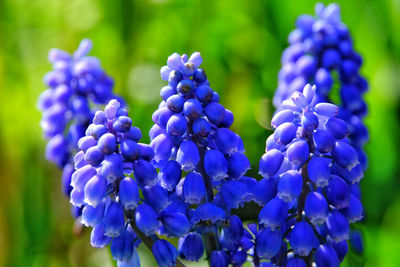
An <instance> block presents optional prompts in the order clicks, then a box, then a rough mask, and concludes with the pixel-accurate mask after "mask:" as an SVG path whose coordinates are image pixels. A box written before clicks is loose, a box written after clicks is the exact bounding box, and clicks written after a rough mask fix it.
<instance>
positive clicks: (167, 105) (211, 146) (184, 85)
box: [149, 52, 253, 266]
mask: <svg viewBox="0 0 400 267" xmlns="http://www.w3.org/2000/svg"><path fill="white" fill-rule="evenodd" d="M201 63H202V58H201V56H200V53H198V52H195V53H193V54H192V55H191V56H190V57H189V58H188V56H187V55H182V56H180V55H179V54H177V53H174V54H172V55H171V56H170V57H169V58H168V61H167V66H164V67H162V68H161V77H162V78H163V79H164V80H165V81H168V85H167V86H165V87H163V88H162V89H161V92H160V95H161V97H162V99H163V101H162V102H161V104H160V105H159V108H158V110H156V111H155V112H154V113H153V116H152V118H153V121H154V123H155V124H154V126H153V127H152V128H151V130H150V133H149V134H150V138H151V143H150V145H151V147H152V148H153V149H154V152H155V157H154V159H155V162H154V164H155V165H156V166H158V167H159V168H160V172H159V177H160V180H161V184H162V185H163V186H164V187H165V188H166V189H167V190H168V191H169V192H170V194H171V196H172V198H173V202H174V203H180V204H179V205H180V206H186V207H187V206H189V205H191V207H192V208H193V209H190V210H189V213H193V215H192V216H191V219H190V222H191V223H192V225H193V226H196V227H194V229H195V230H196V231H197V232H198V233H201V234H203V235H212V236H213V238H214V240H212V241H210V242H214V243H220V242H219V239H220V238H221V239H223V240H221V244H222V243H223V244H224V246H222V247H220V246H219V244H214V245H212V244H211V245H210V246H206V249H210V251H207V253H208V254H209V255H208V256H209V257H210V260H211V262H214V261H219V260H220V258H221V257H222V258H224V259H225V258H226V262H228V263H229V262H231V263H234V262H235V261H238V259H236V258H237V257H238V256H234V257H233V255H230V254H235V253H236V252H237V251H238V249H239V250H240V253H241V260H242V259H243V260H245V259H246V257H247V256H246V253H245V251H246V250H247V249H248V248H246V250H243V251H242V249H243V247H242V246H241V245H240V244H239V243H238V242H239V241H240V239H241V236H240V237H239V236H238V233H234V234H233V235H234V236H231V234H229V233H230V230H229V229H236V228H235V227H234V228H232V227H233V226H232V224H235V223H236V224H237V225H240V227H241V229H242V230H241V231H240V232H243V225H242V223H241V221H240V219H239V218H238V217H234V216H229V214H230V210H231V209H237V208H239V207H241V206H243V204H244V203H245V202H248V201H250V200H252V199H253V198H252V194H251V193H250V190H249V188H248V187H247V184H246V182H244V180H246V177H243V175H244V174H245V173H246V172H247V170H248V169H249V168H250V162H249V160H248V159H247V157H246V156H245V155H244V154H243V153H244V148H243V143H242V140H241V138H240V137H239V135H237V134H236V133H234V132H233V131H231V130H230V129H229V127H230V126H231V124H232V123H233V114H232V112H231V111H230V110H228V109H226V108H224V107H223V106H222V105H221V104H220V103H219V96H218V94H217V93H216V92H214V91H213V90H212V89H211V88H210V84H209V82H208V80H207V76H206V74H205V71H204V70H203V69H202V68H199V66H200V64H201ZM183 173H184V174H186V176H185V177H183V178H182V176H183ZM249 179H251V178H249ZM214 191H217V192H218V193H217V194H216V195H215V196H214ZM176 205H178V204H176ZM232 220H233V221H234V222H232ZM225 225H231V227H228V228H226V229H225V228H224V229H222V232H220V230H219V227H218V226H225ZM232 231H236V230H232ZM223 233H225V235H224V234H223ZM210 247H211V248H210ZM218 247H220V248H219V249H218V250H216V249H217V248H218ZM214 249H215V251H212V250H214ZM236 254H237V253H236ZM236 254H235V255H236ZM198 256H201V255H200V254H199V255H198ZM230 256H231V257H230ZM183 258H185V259H190V258H188V257H187V256H186V255H183ZM198 258H199V257H192V258H191V260H198ZM242 263H243V262H242ZM236 265H238V264H236ZM239 265H241V264H239ZM216 266H217V265H216Z"/></svg>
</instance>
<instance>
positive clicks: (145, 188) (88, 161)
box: [70, 99, 190, 266]
mask: <svg viewBox="0 0 400 267" xmlns="http://www.w3.org/2000/svg"><path fill="white" fill-rule="evenodd" d="M141 137H142V134H141V131H140V130H139V128H137V127H134V126H132V120H131V119H130V117H128V113H127V111H126V109H125V108H123V107H120V103H119V102H118V101H117V100H115V99H114V100H111V101H110V102H109V103H108V104H107V106H106V107H105V109H104V111H97V112H96V114H95V115H94V118H93V123H92V124H90V125H89V126H88V128H87V130H86V135H85V136H84V137H82V138H81V139H80V140H79V142H78V146H79V149H80V151H79V152H78V153H77V154H76V155H75V158H74V163H75V168H76V171H75V172H74V173H73V174H72V178H71V186H72V187H73V190H72V191H71V198H70V200H71V203H72V204H73V205H74V206H78V207H83V210H82V224H85V225H86V226H91V227H93V230H92V233H91V241H90V242H91V245H92V246H94V247H104V246H106V245H108V244H109V243H110V242H111V253H112V255H113V257H114V259H116V260H118V262H119V264H122V263H123V264H125V266H131V265H129V264H132V265H133V266H137V265H135V264H133V263H136V262H137V261H139V259H138V258H137V256H136V252H135V247H136V246H137V245H138V242H140V239H144V238H146V237H149V238H151V239H153V241H152V242H154V244H153V245H152V249H153V253H154V255H155V256H156V259H157V260H158V261H159V264H160V265H161V266H169V265H168V264H167V265H164V264H163V263H162V262H163V257H164V254H165V251H164V250H166V249H167V248H169V246H170V244H169V243H168V242H167V241H165V240H159V239H158V238H157V237H156V236H155V234H156V232H157V231H162V232H163V233H165V234H168V235H170V236H182V235H184V234H186V233H187V232H188V230H189V229H190V223H189V221H188V219H187V217H186V215H184V213H181V212H179V208H176V207H175V206H174V207H172V208H168V207H169V205H170V204H171V200H170V196H169V193H168V191H167V190H166V189H165V188H164V187H163V186H162V185H161V184H160V183H159V179H158V175H157V171H156V169H155V168H154V167H153V165H152V164H151V161H152V159H153V157H154V152H153V149H152V148H151V147H150V146H149V145H146V144H142V143H138V142H139V140H140V139H141ZM132 174H133V176H134V177H132ZM140 192H141V194H142V195H143V198H144V199H141V198H140ZM130 225H132V226H133V229H132V228H131V226H130ZM161 227H162V229H161ZM157 247H159V248H158V249H157ZM174 249H175V248H174ZM160 250H161V251H163V252H162V253H161V252H159V251H160ZM173 251H174V250H172V252H173ZM175 251H176V249H175ZM175 254H176V253H175ZM157 255H159V256H158V257H157ZM176 257H177V255H176V256H174V257H172V258H170V259H168V260H169V261H170V262H175V260H176Z"/></svg>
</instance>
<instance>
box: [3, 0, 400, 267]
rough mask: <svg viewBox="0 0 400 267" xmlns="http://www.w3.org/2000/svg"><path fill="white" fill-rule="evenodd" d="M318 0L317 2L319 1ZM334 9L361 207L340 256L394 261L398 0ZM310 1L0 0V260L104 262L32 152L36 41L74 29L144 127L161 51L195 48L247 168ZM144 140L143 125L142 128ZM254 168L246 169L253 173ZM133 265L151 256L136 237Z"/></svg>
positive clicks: (37, 148) (349, 262) (70, 40)
mask: <svg viewBox="0 0 400 267" xmlns="http://www.w3.org/2000/svg"><path fill="white" fill-rule="evenodd" d="M326 3H329V2H326ZM339 4H340V5H341V8H342V18H343V20H344V22H345V23H346V24H347V25H348V27H349V28H350V30H351V33H352V35H353V38H354V40H355V46H356V49H357V51H359V52H360V53H361V54H362V56H363V57H364V59H365V65H364V66H363V68H362V73H363V75H365V76H366V77H367V79H368V80H369V82H370V91H369V92H368V93H367V95H366V99H367V102H368V106H369V110H370V113H369V115H368V117H367V118H366V123H367V125H368V127H369V130H370V139H371V141H370V142H369V144H368V145H367V147H366V148H367V151H368V155H369V161H370V163H369V169H368V172H367V173H366V175H365V178H364V180H363V181H362V189H363V202H364V205H365V209H366V213H367V215H366V219H365V222H364V223H363V224H359V225H358V226H357V227H358V228H359V229H362V231H363V233H364V237H365V240H366V250H365V253H364V254H363V255H361V256H360V255H355V254H354V253H351V255H350V256H349V257H347V258H346V260H345V263H344V265H345V266H363V265H365V266H400V253H399V251H400V194H399V188H400V178H399V177H398V173H399V163H398V162H399V156H400V150H399V148H400V146H399V144H398V142H399V138H398V137H399V117H398V114H399V111H400V109H399V104H400V101H399V97H400V78H399V76H400V75H399V74H400V32H399V27H400V1H399V0H379V1H378V0H377V1H372V0H352V1H349V0H347V1H339ZM314 5H315V2H314V1H309V0H307V1H301V2H300V1H296V0H276V1H261V0H258V1H245V0H236V1H233V0H224V1H218V0H203V1H202V0H192V1H183V0H182V1H172V0H148V1H107V0H100V1H95V0H86V1H79V0H69V1H61V0H60V1H49V0H1V1H0V99H1V105H0V190H1V193H0V266H113V264H114V263H113V262H112V260H111V257H110V255H109V252H108V250H107V249H102V250H98V249H92V248H90V245H89V235H88V234H89V231H87V230H86V231H82V229H79V227H77V226H76V225H75V227H74V221H73V219H72V217H71V215H70V211H69V209H70V206H69V203H68V201H67V199H65V198H64V197H63V195H62V193H61V190H60V187H61V186H60V171H59V170H57V168H56V167H55V166H53V165H52V164H50V163H48V162H46V161H45V159H44V145H45V141H44V139H43V137H42V134H41V129H40V127H39V121H40V116H41V114H40V112H39V111H38V110H37V109H36V100H37V97H38V95H39V94H40V92H41V91H43V90H44V89H45V86H44V85H43V83H42V77H43V75H44V74H45V73H46V72H47V71H49V70H50V68H51V66H50V64H49V63H48V62H47V52H48V50H49V49H50V48H53V47H58V48H61V49H65V50H67V51H70V52H72V51H73V50H75V49H76V48H77V46H78V44H79V41H80V40H81V39H82V38H85V37H88V38H91V39H92V40H93V42H94V49H93V51H92V53H91V54H92V55H94V56H98V57H99V58H100V59H101V61H102V65H103V67H104V68H105V70H106V71H107V72H108V73H109V74H110V75H111V76H112V77H114V79H115V81H116V87H115V90H116V92H117V93H118V94H120V95H122V96H123V97H125V99H126V100H127V102H128V104H129V107H130V114H131V116H132V118H133V121H134V124H135V125H136V126H139V127H141V128H142V130H143V132H145V133H146V132H147V131H148V130H149V128H150V126H151V119H150V118H151V117H150V116H151V113H152V111H153V110H154V109H155V108H156V107H157V105H158V103H159V101H160V100H159V90H160V88H161V87H162V86H163V84H164V83H163V81H162V80H161V78H160V77H159V68H160V67H161V66H162V65H164V64H165V62H166V59H167V57H168V55H170V54H171V53H173V52H178V53H192V52H194V51H200V52H201V53H202V56H203V58H204V64H203V67H204V68H205V70H206V72H207V75H208V78H209V80H210V83H211V86H212V88H213V89H214V90H216V91H218V92H219V93H220V95H221V102H222V103H223V104H224V105H225V106H226V107H227V108H229V109H231V110H232V111H233V113H234V114H235V123H234V124H233V128H234V130H235V131H236V132H238V133H239V134H240V135H241V136H242V138H243V140H244V144H245V147H246V150H247V155H248V157H249V158H250V160H251V163H252V166H253V169H254V170H256V168H257V165H258V159H259V158H260V156H261V155H262V153H263V149H264V141H265V139H266V137H267V136H268V135H269V134H270V130H268V129H266V125H268V120H269V118H270V116H271V113H272V112H273V109H272V107H271V97H272V96H273V93H274V90H275V88H276V85H277V74H278V70H279V68H280V55H281V52H282V50H283V49H284V48H285V47H286V46H287V41H286V40H287V35H288V33H289V32H290V31H291V30H292V29H293V28H294V22H295V19H296V17H297V16H298V15H300V14H303V13H313V11H314ZM144 141H145V142H148V137H147V136H146V134H145V138H144ZM255 172H256V171H253V173H255ZM140 253H141V254H144V253H147V254H146V255H147V257H142V264H143V266H154V261H153V259H152V257H151V256H150V255H149V254H148V252H147V251H146V250H144V249H142V248H141V251H140Z"/></svg>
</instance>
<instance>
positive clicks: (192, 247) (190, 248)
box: [178, 233, 204, 261]
mask: <svg viewBox="0 0 400 267" xmlns="http://www.w3.org/2000/svg"><path fill="white" fill-rule="evenodd" d="M178 249H179V254H180V256H181V257H182V258H183V259H185V260H188V261H198V260H199V259H200V258H201V256H203V253H204V245H203V239H202V237H201V236H200V235H199V234H197V233H189V234H187V235H186V236H185V237H182V238H180V239H179V245H178Z"/></svg>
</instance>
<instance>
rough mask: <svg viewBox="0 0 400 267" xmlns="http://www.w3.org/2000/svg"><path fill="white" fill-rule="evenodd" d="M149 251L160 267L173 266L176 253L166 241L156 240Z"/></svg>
mask: <svg viewBox="0 0 400 267" xmlns="http://www.w3.org/2000/svg"><path fill="white" fill-rule="evenodd" d="M151 250H152V252H153V255H154V258H155V259H156V261H157V263H158V265H159V266H160V267H173V266H175V262H176V258H177V257H178V251H177V250H176V248H175V247H174V246H173V245H171V243H169V242H168V241H167V240H164V239H159V240H157V241H156V242H154V244H153V247H152V248H151Z"/></svg>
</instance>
